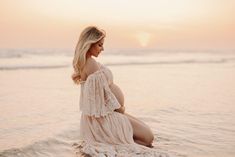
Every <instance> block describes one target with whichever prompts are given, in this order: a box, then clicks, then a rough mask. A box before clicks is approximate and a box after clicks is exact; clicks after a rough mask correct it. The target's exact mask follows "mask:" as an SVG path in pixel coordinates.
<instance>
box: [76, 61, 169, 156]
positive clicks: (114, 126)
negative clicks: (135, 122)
mask: <svg viewBox="0 0 235 157" xmlns="http://www.w3.org/2000/svg"><path fill="white" fill-rule="evenodd" d="M99 65H100V69H99V70H98V71H96V72H94V73H92V74H90V75H89V76H88V77H87V80H86V81H83V82H82V83H81V93H80V104H79V105H80V110H81V111H82V114H81V120H80V137H81V140H82V143H81V144H80V145H79V146H77V147H76V151H77V152H82V153H85V154H88V155H90V156H92V157H103V156H104V157H106V156H108V157H128V156H130V157H134V156H139V157H143V156H164V155H163V154H159V153H157V152H156V151H154V149H151V148H148V147H145V146H142V145H139V144H136V143H135V142H134V140H133V128H132V126H131V123H130V121H129V119H128V118H127V117H126V116H125V115H123V114H121V113H118V112H115V111H114V110H115V109H118V108H120V104H119V102H118V100H117V99H116V97H115V96H114V94H113V93H112V91H111V90H110V88H109V85H110V84H111V83H112V79H113V75H112V72H111V71H110V70H109V69H108V68H107V67H105V66H104V65H101V64H99Z"/></svg>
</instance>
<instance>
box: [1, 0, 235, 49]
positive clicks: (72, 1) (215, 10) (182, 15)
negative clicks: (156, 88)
mask: <svg viewBox="0 0 235 157" xmlns="http://www.w3.org/2000/svg"><path fill="white" fill-rule="evenodd" d="M234 15H235V1H234V0H83V1H82V0H17V1H16V0H1V1H0V48H59V49H60V48H65V49H67V48H69V49H70V48H74V47H75V45H76V43H77V40H78V37H79V34H80V32H81V31H82V29H84V28H85V27H86V26H89V25H95V26H97V27H99V28H101V29H104V30H105V31H106V34H107V37H106V38H105V48H108V49H109V48H110V49H115V48H124V49H125V48H137V49H138V48H145V49H153V48H154V49H155V48H156V49H215V50H216V49H235V16H234Z"/></svg>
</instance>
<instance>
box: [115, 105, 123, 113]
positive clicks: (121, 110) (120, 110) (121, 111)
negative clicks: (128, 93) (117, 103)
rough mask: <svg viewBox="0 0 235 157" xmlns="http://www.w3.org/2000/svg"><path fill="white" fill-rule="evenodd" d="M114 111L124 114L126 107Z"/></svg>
mask: <svg viewBox="0 0 235 157" xmlns="http://www.w3.org/2000/svg"><path fill="white" fill-rule="evenodd" d="M114 111H116V112H119V113H122V114H124V113H125V106H121V107H120V108H119V109H116V110H114Z"/></svg>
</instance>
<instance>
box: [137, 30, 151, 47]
mask: <svg viewBox="0 0 235 157" xmlns="http://www.w3.org/2000/svg"><path fill="white" fill-rule="evenodd" d="M150 37H151V35H150V33H147V32H138V33H137V34H136V38H137V40H138V41H139V43H140V45H141V46H142V47H146V46H147V45H148V43H149V41H150Z"/></svg>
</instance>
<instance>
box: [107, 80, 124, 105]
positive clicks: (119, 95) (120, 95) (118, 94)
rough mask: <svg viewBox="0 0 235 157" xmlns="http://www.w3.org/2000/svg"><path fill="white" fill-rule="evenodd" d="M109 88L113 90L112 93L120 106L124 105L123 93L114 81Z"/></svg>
mask: <svg viewBox="0 0 235 157" xmlns="http://www.w3.org/2000/svg"><path fill="white" fill-rule="evenodd" d="M109 88H110V89H111V91H112V92H113V94H114V95H115V97H116V98H117V100H118V102H119V104H120V105H121V106H123V105H124V95H123V93H122V91H121V89H120V88H119V87H118V86H117V85H116V84H114V83H112V84H111V85H110V86H109Z"/></svg>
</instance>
